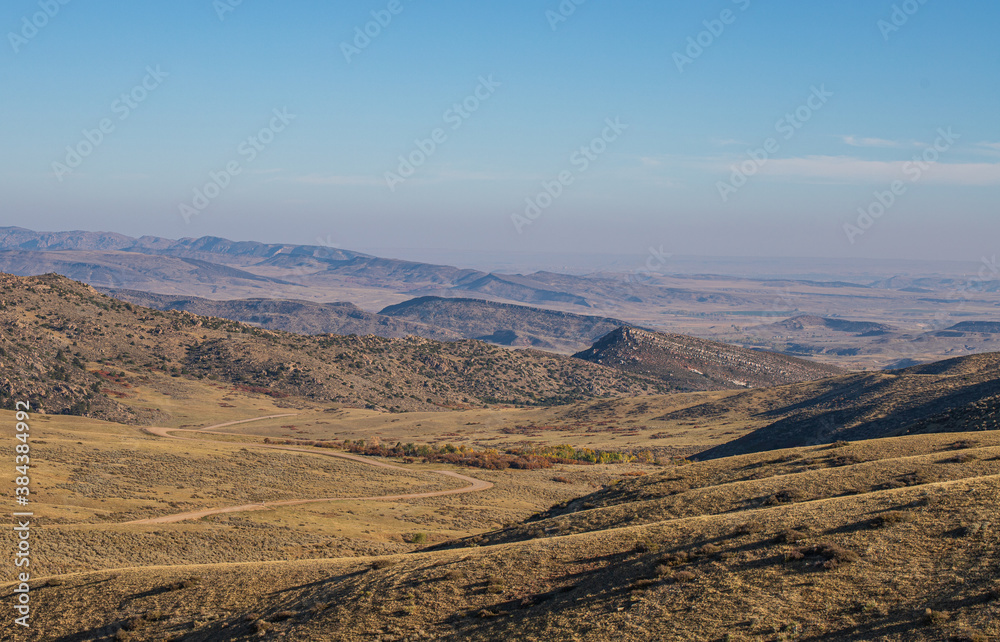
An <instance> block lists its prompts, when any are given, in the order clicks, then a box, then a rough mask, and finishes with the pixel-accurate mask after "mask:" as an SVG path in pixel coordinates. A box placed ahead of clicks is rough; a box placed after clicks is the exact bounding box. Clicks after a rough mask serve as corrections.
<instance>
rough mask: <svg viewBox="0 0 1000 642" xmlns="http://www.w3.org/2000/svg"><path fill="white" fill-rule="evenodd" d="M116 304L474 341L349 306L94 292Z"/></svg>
mask: <svg viewBox="0 0 1000 642" xmlns="http://www.w3.org/2000/svg"><path fill="white" fill-rule="evenodd" d="M99 290H100V291H101V292H103V293H105V294H107V295H108V296H111V297H114V298H115V299H118V300H119V301H128V302H129V303H133V304H135V305H141V306H144V307H147V308H154V309H156V310H161V311H166V310H178V311H182V312H190V313H191V314H197V315H199V316H207V317H221V318H223V319H230V320H232V321H239V322H241V323H247V324H250V325H254V326H258V327H261V328H266V329H268V330H281V331H283V332H294V333H296V334H312V335H315V334H340V335H350V334H356V335H375V336H379V337H386V338H390V339H402V338H405V337H410V336H415V337H424V338H425V339H434V340H437V341H455V340H458V339H462V338H475V337H469V336H467V335H463V334H459V333H457V332H452V331H451V330H448V329H444V328H441V327H437V326H434V325H429V324H425V323H420V322H415V321H410V320H407V319H403V318H398V319H397V318H393V317H391V316H386V315H383V314H375V313H373V312H368V311H367V310H362V309H361V308H359V307H358V306H356V305H354V304H352V303H316V302H312V301H288V300H281V299H230V300H226V301H214V300H212V299H203V298H200V297H177V296H167V295H164V294H153V293H150V292H140V291H138V290H115V289H110V288H99Z"/></svg>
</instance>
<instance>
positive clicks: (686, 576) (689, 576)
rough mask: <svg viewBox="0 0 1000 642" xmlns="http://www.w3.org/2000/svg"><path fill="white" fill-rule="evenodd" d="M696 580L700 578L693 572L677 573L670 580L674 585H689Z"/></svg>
mask: <svg viewBox="0 0 1000 642" xmlns="http://www.w3.org/2000/svg"><path fill="white" fill-rule="evenodd" d="M696 579H698V576H697V575H695V574H694V573H692V572H691V571H677V572H676V573H674V574H673V576H672V577H671V578H670V581H672V582H673V583H674V584H687V583H689V582H693V581H695V580H696Z"/></svg>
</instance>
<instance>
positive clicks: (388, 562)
mask: <svg viewBox="0 0 1000 642" xmlns="http://www.w3.org/2000/svg"><path fill="white" fill-rule="evenodd" d="M396 564H399V560H394V559H388V558H381V559H377V560H375V561H374V562H372V568H373V569H376V570H377V569H383V568H389V567H390V566H395V565H396Z"/></svg>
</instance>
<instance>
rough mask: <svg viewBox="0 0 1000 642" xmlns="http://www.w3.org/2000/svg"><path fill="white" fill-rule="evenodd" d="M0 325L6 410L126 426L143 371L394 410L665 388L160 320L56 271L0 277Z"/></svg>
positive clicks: (431, 349) (408, 345)
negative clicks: (23, 406)
mask: <svg viewBox="0 0 1000 642" xmlns="http://www.w3.org/2000/svg"><path fill="white" fill-rule="evenodd" d="M0 328H2V329H3V333H2V335H0V349H2V350H3V353H2V354H3V357H2V358H3V359H4V369H3V377H4V379H3V380H2V381H0V402H3V403H4V405H5V406H6V405H9V404H10V403H12V401H11V400H12V399H16V398H18V396H19V395H29V396H31V397H32V398H34V399H38V400H39V403H40V404H41V405H42V406H43V407H44V408H45V409H46V411H47V412H50V413H60V412H63V413H73V414H82V415H87V416H97V417H102V418H108V419H113V420H116V421H122V422H126V423H127V422H129V421H140V420H141V419H140V418H138V417H135V416H132V415H129V412H130V411H129V410H128V409H127V404H125V403H124V400H127V399H128V398H130V396H131V395H130V393H129V390H128V388H129V386H130V385H131V384H129V383H128V380H129V378H144V377H148V374H149V373H153V372H157V373H168V374H173V375H176V376H179V377H180V376H183V377H195V378H206V377H207V378H209V379H213V380H221V381H224V382H228V383H231V384H234V385H238V386H242V387H244V388H246V389H248V390H253V391H257V392H259V393H261V394H266V395H269V396H272V397H275V398H285V397H292V398H299V399H306V400H310V401H312V402H320V403H339V404H344V405H347V406H353V407H370V408H383V409H388V410H394V411H401V410H417V409H421V410H435V409H436V410H442V409H445V408H453V407H459V406H470V405H471V406H483V405H489V404H498V403H500V404H521V405H549V404H556V403H567V402H570V401H573V400H576V399H588V398H595V397H604V396H616V395H625V394H628V395H633V394H647V393H655V392H662V391H664V390H665V386H664V385H663V384H662V383H661V382H659V381H657V380H655V379H650V378H648V377H643V376H641V375H632V374H627V373H622V372H619V371H616V370H613V369H610V368H605V367H603V366H599V365H595V364H590V363H586V362H583V361H580V360H577V359H572V358H570V357H563V356H558V355H554V354H549V353H544V352H538V351H515V350H510V349H507V348H502V347H498V346H492V345H489V344H486V343H483V342H479V341H468V340H463V341H454V342H436V341H432V340H429V339H423V338H418V337H410V338H406V339H388V338H383V337H375V336H366V337H358V336H346V337H345V336H337V335H320V336H316V337H309V336H303V335H297V334H289V333H283V332H277V331H271V330H262V329H260V328H256V327H253V326H250V325H246V324H241V323H237V322H234V321H230V320H227V319H220V318H216V317H199V316H196V315H194V314H190V313H187V312H161V311H158V310H151V309H148V308H142V307H138V306H133V305H132V304H131V303H126V302H122V301H118V300H115V299H112V298H110V297H107V296H105V295H102V294H100V293H99V292H97V291H96V290H94V289H93V288H91V287H89V286H86V285H84V284H81V283H77V282H75V281H71V280H69V279H66V278H65V277H61V276H58V275H43V276H40V277H15V276H9V275H0ZM126 371H128V372H126ZM112 397H114V399H112ZM115 399H120V400H123V401H116V400H115Z"/></svg>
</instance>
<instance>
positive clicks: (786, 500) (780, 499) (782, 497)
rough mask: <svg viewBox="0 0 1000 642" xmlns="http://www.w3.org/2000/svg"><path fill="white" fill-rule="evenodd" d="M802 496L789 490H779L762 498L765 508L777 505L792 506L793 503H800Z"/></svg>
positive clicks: (795, 491)
mask: <svg viewBox="0 0 1000 642" xmlns="http://www.w3.org/2000/svg"><path fill="white" fill-rule="evenodd" d="M803 499H804V496H803V495H802V493H801V492H799V491H797V490H794V489H791V490H779V491H778V492H776V493H774V494H773V495H769V496H768V497H765V498H764V505H765V506H776V505H778V504H792V503H795V502H801V501H802V500H803Z"/></svg>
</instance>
